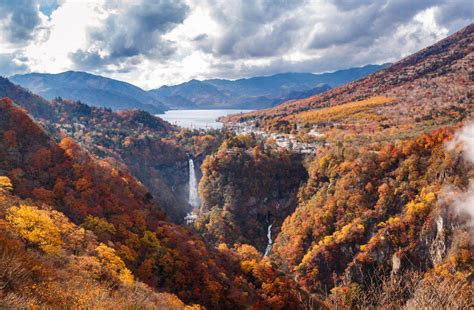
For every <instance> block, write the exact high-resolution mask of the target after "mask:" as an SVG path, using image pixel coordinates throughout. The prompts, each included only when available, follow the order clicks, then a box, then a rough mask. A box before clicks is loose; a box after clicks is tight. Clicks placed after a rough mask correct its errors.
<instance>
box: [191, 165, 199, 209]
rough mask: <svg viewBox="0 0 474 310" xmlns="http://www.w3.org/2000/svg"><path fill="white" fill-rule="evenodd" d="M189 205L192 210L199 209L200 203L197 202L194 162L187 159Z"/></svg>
mask: <svg viewBox="0 0 474 310" xmlns="http://www.w3.org/2000/svg"><path fill="white" fill-rule="evenodd" d="M188 202H189V204H190V205H191V206H192V207H193V208H199V206H200V205H201V202H200V201H199V195H198V188H197V179H196V171H195V170H194V161H193V160H192V159H189V198H188Z"/></svg>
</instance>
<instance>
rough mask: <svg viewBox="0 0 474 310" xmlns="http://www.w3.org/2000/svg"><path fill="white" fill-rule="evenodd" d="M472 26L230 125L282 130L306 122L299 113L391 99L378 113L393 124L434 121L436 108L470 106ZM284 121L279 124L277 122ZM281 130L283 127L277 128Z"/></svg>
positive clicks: (237, 119) (231, 119)
mask: <svg viewBox="0 0 474 310" xmlns="http://www.w3.org/2000/svg"><path fill="white" fill-rule="evenodd" d="M473 58H474V24H471V25H469V26H467V27H466V28H464V29H462V30H460V31H459V32H457V33H455V34H453V35H451V36H450V37H448V38H446V39H444V40H442V41H440V42H439V43H437V44H434V45H433V46H430V47H428V48H426V49H424V50H422V51H420V52H418V53H415V54H413V55H411V56H409V57H407V58H405V59H402V60H401V61H399V62H397V63H395V64H392V65H390V66H389V67H387V68H385V69H383V70H380V71H378V72H376V73H373V74H371V75H369V76H367V77H365V78H362V79H360V80H358V81H355V82H352V83H349V84H347V85H344V86H341V87H338V88H336V89H332V90H330V91H328V92H326V93H324V94H321V95H316V96H312V97H309V98H305V99H302V100H294V101H288V102H285V103H282V104H281V105H279V106H277V107H275V108H273V109H268V110H263V111H256V112H252V113H249V114H246V115H243V116H241V115H239V116H233V117H232V116H231V117H229V118H227V120H228V121H249V122H251V123H254V122H256V121H258V122H259V123H261V125H262V126H263V127H265V128H268V129H273V130H279V129H284V128H283V127H284V126H283V127H281V126H280V125H284V124H285V123H286V122H288V121H289V122H296V123H301V124H304V123H306V120H303V119H301V118H299V115H298V113H300V112H305V111H312V110H317V109H321V108H324V107H330V106H335V105H341V104H345V103H350V102H354V101H359V100H363V99H367V98H371V97H375V96H383V97H388V98H393V99H394V103H393V104H391V105H390V106H385V107H382V108H381V110H380V111H378V113H379V114H386V115H389V116H390V117H391V119H392V121H393V123H394V124H395V123H396V124H408V123H410V122H413V121H414V117H415V116H416V117H419V118H427V119H430V118H431V119H432V118H433V116H432V115H431V114H432V112H433V109H436V110H452V109H453V107H459V106H460V105H463V104H468V103H469V102H472V100H473V99H472V96H473V95H472V89H473V88H472V82H473V81H472V71H473V66H474V65H473V63H474V61H473ZM278 123H280V124H278ZM279 127H281V128H279Z"/></svg>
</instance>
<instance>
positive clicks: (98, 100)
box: [9, 71, 167, 114]
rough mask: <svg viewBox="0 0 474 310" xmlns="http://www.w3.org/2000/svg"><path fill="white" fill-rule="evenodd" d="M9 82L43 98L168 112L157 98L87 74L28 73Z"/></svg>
mask: <svg viewBox="0 0 474 310" xmlns="http://www.w3.org/2000/svg"><path fill="white" fill-rule="evenodd" d="M9 80H10V81H12V82H13V83H16V84H19V85H20V86H22V87H24V88H27V89H28V90H30V91H31V92H33V93H35V94H38V95H40V96H42V97H44V98H46V99H53V98H56V97H62V98H63V99H72V100H79V101H82V102H84V103H87V104H89V105H93V106H98V107H107V108H112V109H114V110H124V109H132V108H136V109H141V110H145V111H148V112H150V113H155V114H159V113H162V112H163V111H165V110H167V107H166V106H165V105H164V104H163V103H161V102H160V101H159V100H158V99H156V98H155V97H154V96H152V95H150V94H149V93H148V92H146V91H144V90H143V89H141V88H139V87H137V86H135V85H132V84H129V83H126V82H122V81H117V80H113V79H109V78H106V77H102V76H98V75H93V74H90V73H86V72H76V71H67V72H63V73H59V74H46V73H30V74H23V75H14V76H11V77H10V78H9Z"/></svg>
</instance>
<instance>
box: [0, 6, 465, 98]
mask: <svg viewBox="0 0 474 310" xmlns="http://www.w3.org/2000/svg"><path fill="white" fill-rule="evenodd" d="M473 20H474V5H473V3H472V0H375V1H369V0H225V1H224V0H0V75H3V76H10V75H13V74H20V73H29V72H47V73H59V72H63V71H68V70H76V71H87V72H91V73H94V74H99V75H103V76H107V77H111V78H115V79H119V80H123V81H127V82H130V83H133V84H135V85H138V86H140V87H142V88H145V89H152V88H157V87H159V86H161V85H165V84H167V85H171V84H177V83H182V82H185V81H188V80H190V79H209V78H226V79H237V78H242V77H250V76H257V75H271V74H276V73H283V72H313V73H321V72H328V71H335V70H339V69H345V68H350V67H358V66H363V65H366V64H377V63H378V64H382V63H386V62H394V61H396V60H399V59H401V58H403V57H404V56H407V55H409V54H412V53H414V52H416V51H418V50H420V49H422V48H424V47H426V46H429V45H431V44H433V43H435V42H437V41H439V40H441V39H443V38H444V37H446V36H448V35H449V34H452V33H454V32H456V31H457V30H460V29H461V28H463V27H464V26H466V25H468V24H470V23H472V22H473Z"/></svg>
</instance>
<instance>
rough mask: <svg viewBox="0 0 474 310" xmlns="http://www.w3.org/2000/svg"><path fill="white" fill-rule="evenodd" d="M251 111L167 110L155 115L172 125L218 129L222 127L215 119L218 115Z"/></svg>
mask: <svg viewBox="0 0 474 310" xmlns="http://www.w3.org/2000/svg"><path fill="white" fill-rule="evenodd" d="M251 111H253V110H236V109H229V110H169V111H166V112H165V114H157V115H156V116H158V117H161V118H162V119H164V120H166V121H168V122H170V123H171V124H173V125H178V126H181V127H185V128H189V129H218V128H222V123H219V122H218V121H217V119H218V118H219V117H221V116H226V115H229V114H239V113H247V112H251Z"/></svg>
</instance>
